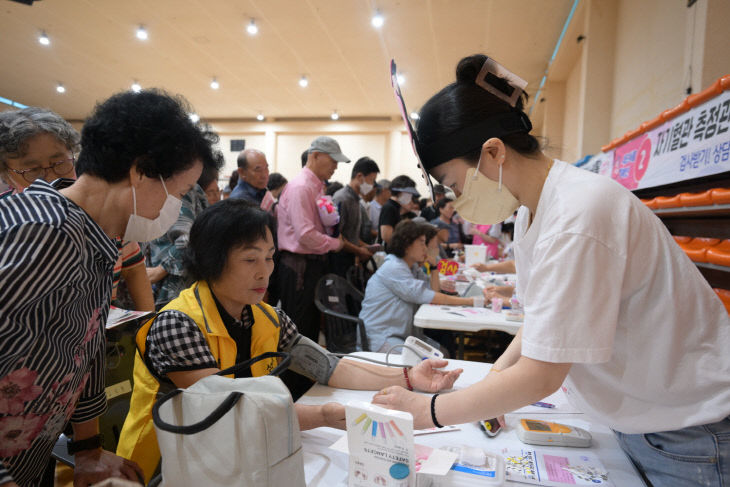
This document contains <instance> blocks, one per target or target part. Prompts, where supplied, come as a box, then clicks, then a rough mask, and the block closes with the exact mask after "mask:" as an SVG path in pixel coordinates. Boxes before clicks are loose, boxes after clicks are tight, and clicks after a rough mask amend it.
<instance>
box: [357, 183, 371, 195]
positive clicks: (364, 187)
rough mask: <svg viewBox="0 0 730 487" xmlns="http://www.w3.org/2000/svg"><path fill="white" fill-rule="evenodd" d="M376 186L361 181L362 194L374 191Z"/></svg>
mask: <svg viewBox="0 0 730 487" xmlns="http://www.w3.org/2000/svg"><path fill="white" fill-rule="evenodd" d="M374 187H375V186H373V185H372V184H370V183H360V194H361V195H363V196H365V195H366V194H368V193H369V192H370V191H372V190H373V188H374Z"/></svg>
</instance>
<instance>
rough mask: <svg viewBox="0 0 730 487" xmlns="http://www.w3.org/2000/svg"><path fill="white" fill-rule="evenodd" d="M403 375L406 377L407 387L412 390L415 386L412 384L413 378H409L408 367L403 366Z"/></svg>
mask: <svg viewBox="0 0 730 487" xmlns="http://www.w3.org/2000/svg"><path fill="white" fill-rule="evenodd" d="M403 377H405V378H406V387H407V388H408V390H409V391H412V390H413V386H412V385H411V379H409V378H408V367H403Z"/></svg>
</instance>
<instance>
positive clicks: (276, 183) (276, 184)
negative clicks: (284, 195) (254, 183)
mask: <svg viewBox="0 0 730 487" xmlns="http://www.w3.org/2000/svg"><path fill="white" fill-rule="evenodd" d="M288 182H289V181H287V180H286V178H285V177H284V176H283V175H282V174H280V173H278V172H272V173H271V174H269V182H268V184H267V185H266V187H267V188H268V189H269V191H273V190H275V189H279V188H281V187H282V186H284V185H285V184H286V183H288Z"/></svg>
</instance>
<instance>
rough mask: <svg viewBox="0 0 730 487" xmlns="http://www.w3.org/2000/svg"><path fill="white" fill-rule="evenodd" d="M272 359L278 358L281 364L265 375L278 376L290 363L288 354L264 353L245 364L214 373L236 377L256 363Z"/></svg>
mask: <svg viewBox="0 0 730 487" xmlns="http://www.w3.org/2000/svg"><path fill="white" fill-rule="evenodd" d="M273 357H279V358H280V359H281V363H279V365H277V366H276V367H275V368H274V369H273V370H272V371H271V372H269V373H268V374H267V375H279V374H281V373H282V372H284V371H285V370H286V369H287V368H289V364H290V363H291V356H290V355H289V354H288V353H285V352H264V353H262V354H261V355H257V356H255V357H253V358H250V359H248V360H246V361H245V362H241V363H240V364H236V365H233V366H231V367H228V368H227V369H225V370H221V371H220V372H216V375H236V374H237V373H238V372H240V371H242V370H246V369H250V368H251V366H252V365H253V364H255V363H256V362H260V361H261V360H266V359H267V358H273Z"/></svg>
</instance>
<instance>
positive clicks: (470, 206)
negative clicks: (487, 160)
mask: <svg viewBox="0 0 730 487" xmlns="http://www.w3.org/2000/svg"><path fill="white" fill-rule="evenodd" d="M481 163H482V158H481V157H479V163H477V167H476V168H471V169H469V170H468V171H467V172H466V180H465V181H464V190H463V191H462V193H461V196H459V198H457V200H456V201H454V209H455V210H456V211H458V212H459V215H461V216H462V217H463V218H464V219H465V220H467V221H469V222H471V223H476V224H478V225H493V224H495V223H500V222H503V221H504V220H506V219H507V218H508V217H509V216H511V215H512V213H514V212H515V210H516V209H517V208H519V207H520V202H519V201H517V198H515V197H514V195H513V194H512V193H511V192H510V191H509V189H507V188H506V187H505V188H502V166H501V165H500V166H499V182H498V183H497V182H494V181H492V180H491V179H489V178H488V177H486V176H485V175H484V174H482V173H481V172H479V165H480V164H481Z"/></svg>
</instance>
